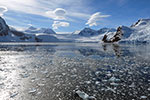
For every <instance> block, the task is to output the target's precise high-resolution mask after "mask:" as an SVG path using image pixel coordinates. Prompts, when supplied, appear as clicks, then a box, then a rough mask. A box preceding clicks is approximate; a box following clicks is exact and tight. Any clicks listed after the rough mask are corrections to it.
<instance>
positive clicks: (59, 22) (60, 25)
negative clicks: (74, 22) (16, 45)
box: [52, 21, 70, 29]
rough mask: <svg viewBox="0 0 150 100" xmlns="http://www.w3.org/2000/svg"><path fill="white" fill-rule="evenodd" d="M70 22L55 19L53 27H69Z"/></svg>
mask: <svg viewBox="0 0 150 100" xmlns="http://www.w3.org/2000/svg"><path fill="white" fill-rule="evenodd" d="M68 26H70V24H69V23H68V22H61V21H54V23H53V25H52V27H53V29H58V28H59V27H68Z"/></svg>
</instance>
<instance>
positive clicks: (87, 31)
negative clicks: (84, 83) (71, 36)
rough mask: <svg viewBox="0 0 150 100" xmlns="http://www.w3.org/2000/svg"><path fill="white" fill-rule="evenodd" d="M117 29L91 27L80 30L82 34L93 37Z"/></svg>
mask: <svg viewBox="0 0 150 100" xmlns="http://www.w3.org/2000/svg"><path fill="white" fill-rule="evenodd" d="M115 31H116V29H114V28H102V29H99V30H93V29H91V28H84V29H83V30H81V31H80V32H79V35H80V36H85V37H89V36H90V37H91V36H96V35H101V34H107V33H109V32H115Z"/></svg>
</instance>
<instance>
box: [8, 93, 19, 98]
mask: <svg viewBox="0 0 150 100" xmlns="http://www.w3.org/2000/svg"><path fill="white" fill-rule="evenodd" d="M17 95H18V92H15V93H11V95H10V98H14V97H15V96H17Z"/></svg>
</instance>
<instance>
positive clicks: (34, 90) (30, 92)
mask: <svg viewBox="0 0 150 100" xmlns="http://www.w3.org/2000/svg"><path fill="white" fill-rule="evenodd" d="M35 92H36V89H35V88H32V89H30V91H29V92H28V93H29V94H33V93H35Z"/></svg>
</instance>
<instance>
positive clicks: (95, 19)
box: [86, 12, 110, 27]
mask: <svg viewBox="0 0 150 100" xmlns="http://www.w3.org/2000/svg"><path fill="white" fill-rule="evenodd" d="M109 16H110V15H102V14H101V13H100V12H96V13H94V14H93V15H91V17H90V18H89V20H88V22H87V23H86V25H89V26H90V27H91V26H97V25H98V24H99V22H100V21H101V20H102V19H103V18H106V17H109Z"/></svg>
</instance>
